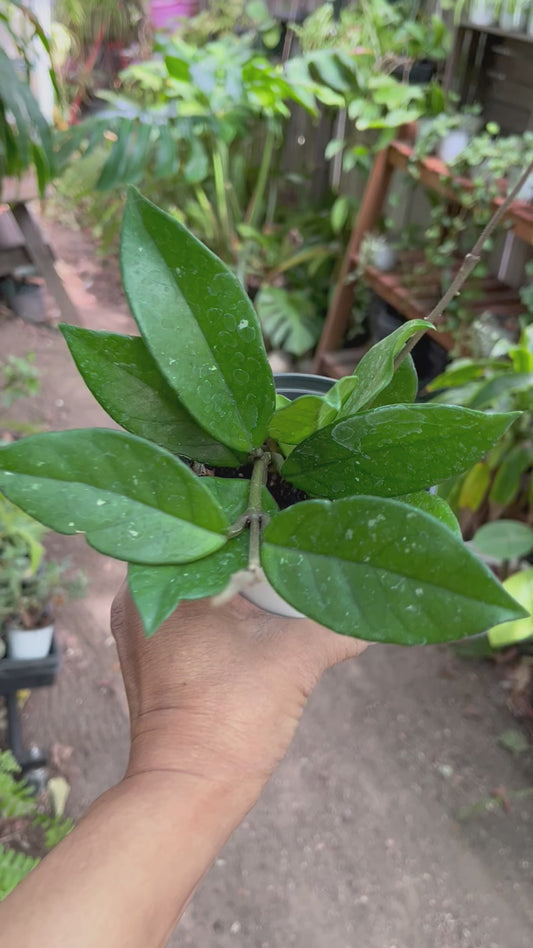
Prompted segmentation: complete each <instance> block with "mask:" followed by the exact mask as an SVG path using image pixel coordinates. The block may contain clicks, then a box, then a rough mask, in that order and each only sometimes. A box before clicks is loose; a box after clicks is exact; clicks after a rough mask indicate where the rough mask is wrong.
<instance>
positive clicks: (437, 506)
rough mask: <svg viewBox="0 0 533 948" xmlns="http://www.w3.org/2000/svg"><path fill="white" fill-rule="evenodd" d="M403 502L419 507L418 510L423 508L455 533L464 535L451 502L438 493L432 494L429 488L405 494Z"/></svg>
mask: <svg viewBox="0 0 533 948" xmlns="http://www.w3.org/2000/svg"><path fill="white" fill-rule="evenodd" d="M402 503H404V504H410V505H411V506H413V507H417V508H418V510H423V511H424V513H427V514H430V515H431V516H432V517H436V518H437V520H440V522H441V523H444V524H446V526H447V527H449V528H450V530H453V532H454V533H456V534H457V535H458V536H460V537H462V534H461V528H460V526H459V523H458V522H457V517H456V516H455V514H454V512H453V510H452V509H451V508H450V506H449V504H447V503H446V501H445V500H444V499H443V498H442V497H439V496H438V494H430V493H429V491H427V490H419V491H416V493H414V494H404V495H403V497H402Z"/></svg>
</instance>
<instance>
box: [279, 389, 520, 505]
mask: <svg viewBox="0 0 533 948" xmlns="http://www.w3.org/2000/svg"><path fill="white" fill-rule="evenodd" d="M357 391H358V389H356V390H355V392H354V394H356V393H357ZM516 417H517V413H516V412H514V413H513V412H509V413H507V414H492V415H485V414H484V413H483V412H475V411H472V410H471V409H469V408H458V407H456V406H453V405H433V404H428V405H390V406H386V407H384V408H377V409H375V410H374V411H369V412H364V413H361V414H360V415H352V417H351V418H345V419H342V420H341V421H336V422H334V423H333V424H331V425H328V426H327V427H326V428H322V429H321V430H320V431H317V432H316V433H315V434H313V435H311V437H310V438H307V440H306V441H302V443H301V444H299V445H297V446H296V447H295V449H294V451H293V452H292V453H291V455H290V457H289V458H287V460H286V461H285V463H284V465H283V467H282V470H281V473H282V476H283V477H284V478H285V479H286V480H288V481H289V482H290V483H291V484H294V485H295V486H296V487H300V488H301V489H302V490H304V491H306V493H308V494H313V495H315V496H318V497H329V498H330V499H335V498H337V497H347V496H350V495H352V494H373V495H377V496H381V497H395V496H398V495H401V494H409V493H412V492H413V491H417V490H421V489H423V488H425V487H431V486H433V485H434V484H438V483H440V482H441V481H443V480H445V479H446V478H447V477H451V476H452V475H454V474H460V473H461V471H464V470H465V469H468V468H469V467H470V466H471V465H472V464H473V463H474V462H475V461H476V460H477V459H478V458H479V457H480V456H481V457H482V456H483V455H484V454H485V453H486V451H487V450H488V449H489V448H490V447H491V446H492V445H493V444H494V442H495V441H497V439H498V438H499V437H500V436H501V435H502V434H503V432H504V431H505V430H506V428H508V427H509V425H510V424H511V423H512V422H513V421H514V419H515V418H516Z"/></svg>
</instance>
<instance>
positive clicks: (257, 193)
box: [237, 126, 276, 286]
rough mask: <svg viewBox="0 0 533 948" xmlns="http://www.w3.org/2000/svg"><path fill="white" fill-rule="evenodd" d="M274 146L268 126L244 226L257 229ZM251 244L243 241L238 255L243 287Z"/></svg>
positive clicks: (238, 271) (273, 132) (272, 130)
mask: <svg viewBox="0 0 533 948" xmlns="http://www.w3.org/2000/svg"><path fill="white" fill-rule="evenodd" d="M275 144H276V130H275V128H274V127H272V126H270V127H269V128H268V130H267V133H266V136H265V144H264V147H263V157H262V158H261V165H260V166H259V171H258V173H257V181H256V182H255V188H254V192H253V194H252V197H251V200H250V203H249V205H248V209H247V211H246V216H245V218H244V222H245V224H248V226H249V227H257V221H258V218H259V214H260V212H261V208H262V206H263V202H264V199H265V191H266V186H267V183H268V176H269V174H270V166H271V164H272V158H273V156H274V146H275ZM251 243H252V242H251V241H250V240H245V242H244V245H243V248H242V251H241V254H240V259H239V265H238V267H237V276H238V278H239V280H240V282H241V284H242V285H243V286H244V282H245V280H246V268H247V263H248V257H249V255H250V247H251Z"/></svg>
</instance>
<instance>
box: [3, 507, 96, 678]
mask: <svg viewBox="0 0 533 948" xmlns="http://www.w3.org/2000/svg"><path fill="white" fill-rule="evenodd" d="M45 532H46V530H45V528H44V527H43V526H42V525H41V524H40V523H38V522H37V521H35V520H33V519H32V518H31V517H28V516H26V514H24V513H23V511H21V510H19V509H18V508H17V507H15V506H14V505H13V504H10V503H9V501H8V500H6V498H5V497H0V631H1V633H2V636H3V637H4V638H5V640H6V642H7V649H8V656H9V658H13V659H16V660H19V659H39V658H45V657H46V656H47V655H48V653H49V651H50V646H51V643H52V637H53V632H54V625H53V607H54V605H56V604H57V603H58V602H60V601H61V600H62V599H64V598H65V597H66V596H72V595H80V594H81V593H82V592H83V589H84V583H83V578H82V576H81V574H78V575H77V576H76V577H75V578H74V579H72V580H67V579H66V576H65V572H66V570H67V568H68V563H67V562H66V561H65V562H64V563H57V562H55V561H54V560H51V559H47V558H45V556H44V548H43V546H42V543H41V540H42V537H43V535H44V533H45Z"/></svg>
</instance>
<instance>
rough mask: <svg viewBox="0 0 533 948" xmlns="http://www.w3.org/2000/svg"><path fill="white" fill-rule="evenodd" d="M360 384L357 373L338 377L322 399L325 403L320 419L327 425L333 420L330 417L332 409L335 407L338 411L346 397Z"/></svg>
mask: <svg viewBox="0 0 533 948" xmlns="http://www.w3.org/2000/svg"><path fill="white" fill-rule="evenodd" d="M358 384H359V380H358V379H357V378H356V377H355V375H345V376H344V378H342V379H338V380H337V381H336V382H335V384H334V385H332V386H331V388H330V390H329V392H327V393H326V394H325V395H324V397H323V399H322V401H323V403H324V404H323V408H322V415H321V418H320V421H321V422H324V424H326V425H327V424H328V423H329V421H330V420H332V419H330V418H329V416H330V414H331V409H332V408H333V409H334V410H335V411H336V412H338V411H340V409H341V408H342V406H343V405H344V403H345V401H346V399H347V398H348V397H349V396H350V395H351V394H352V392H353V390H354V388H356V387H357V386H358Z"/></svg>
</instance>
